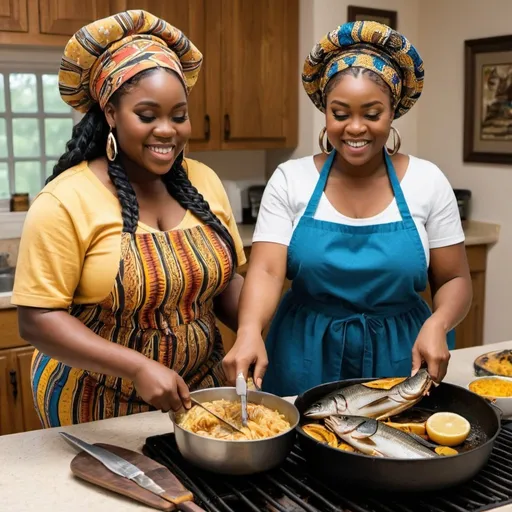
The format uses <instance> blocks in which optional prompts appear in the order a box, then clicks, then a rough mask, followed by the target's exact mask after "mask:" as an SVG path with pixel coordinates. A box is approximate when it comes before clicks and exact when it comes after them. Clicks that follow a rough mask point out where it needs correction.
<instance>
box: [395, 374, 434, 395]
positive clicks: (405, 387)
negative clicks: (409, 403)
mask: <svg viewBox="0 0 512 512" xmlns="http://www.w3.org/2000/svg"><path fill="white" fill-rule="evenodd" d="M431 386H432V378H431V377H430V375H429V373H428V371H427V369H426V368H421V369H420V370H419V371H418V372H417V373H416V375H414V376H413V377H409V378H408V379H406V380H404V381H403V382H401V383H400V384H397V391H398V392H399V394H400V396H401V397H402V398H404V399H406V400H415V399H418V398H421V397H422V396H425V395H426V394H427V393H428V391H429V389H430V387H431Z"/></svg>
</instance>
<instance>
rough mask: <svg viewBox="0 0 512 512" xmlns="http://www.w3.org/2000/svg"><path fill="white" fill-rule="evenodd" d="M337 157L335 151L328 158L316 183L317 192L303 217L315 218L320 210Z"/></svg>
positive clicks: (314, 193)
mask: <svg viewBox="0 0 512 512" xmlns="http://www.w3.org/2000/svg"><path fill="white" fill-rule="evenodd" d="M335 156H336V150H335V149H333V150H332V152H331V154H330V155H329V156H328V157H327V160H326V161H325V162H324V165H323V166H322V170H321V171H320V176H319V177H318V181H317V182H316V186H315V190H314V191H313V194H312V195H311V198H310V199H309V203H308V205H307V207H306V211H305V212H304V215H303V217H313V216H314V215H315V213H316V210H317V208H318V203H319V202H320V199H321V197H322V194H323V193H324V189H325V184H326V183H327V178H328V177H329V172H330V171H331V167H332V163H333V162H334V157H335Z"/></svg>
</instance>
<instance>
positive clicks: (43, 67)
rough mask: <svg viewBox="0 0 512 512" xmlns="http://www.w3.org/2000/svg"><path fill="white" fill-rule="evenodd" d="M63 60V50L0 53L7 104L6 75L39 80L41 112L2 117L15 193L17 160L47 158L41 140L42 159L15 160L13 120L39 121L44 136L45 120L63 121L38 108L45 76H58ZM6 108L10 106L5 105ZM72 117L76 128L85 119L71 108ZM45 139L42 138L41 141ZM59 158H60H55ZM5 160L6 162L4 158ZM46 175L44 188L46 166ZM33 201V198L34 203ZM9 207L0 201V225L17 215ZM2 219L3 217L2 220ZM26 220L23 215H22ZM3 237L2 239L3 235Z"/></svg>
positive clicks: (2, 200)
mask: <svg viewBox="0 0 512 512" xmlns="http://www.w3.org/2000/svg"><path fill="white" fill-rule="evenodd" d="M61 58H62V51H61V50H59V49H48V48H45V49H41V48H30V49H25V48H23V49H16V48H13V49H11V48H9V49H2V52H0V74H3V75H4V89H5V90H6V100H7V101H8V99H9V98H8V97H9V95H10V90H9V82H8V80H7V74H9V73H11V74H12V73H27V74H35V75H36V80H37V86H38V87H37V91H38V98H37V101H38V111H37V112H34V113H26V114H22V113H16V114H15V115H14V116H13V115H12V112H10V111H9V112H7V110H6V112H5V113H3V114H2V116H1V117H2V118H3V119H6V121H7V144H8V145H9V154H10V156H8V157H7V159H5V160H7V161H8V163H9V164H10V165H8V169H9V183H10V187H11V190H12V187H13V186H14V180H15V173H14V167H13V165H12V163H13V162H15V161H20V162H21V161H33V160H41V161H44V163H45V164H46V161H47V157H46V154H45V141H44V140H43V141H42V145H41V156H40V157H19V158H15V157H14V155H13V147H12V144H13V139H12V133H11V127H12V123H11V121H12V118H13V117H15V118H18V119H22V118H24V117H27V118H37V120H38V124H39V130H40V134H42V133H43V132H42V128H43V125H44V120H45V119H63V118H66V117H68V116H65V115H62V114H57V113H55V114H52V113H49V114H44V112H42V111H41V110H39V106H41V105H43V97H42V95H43V89H42V75H43V74H57V73H58V71H59V66H60V61H61ZM6 107H7V105H6ZM70 117H71V119H72V121H73V125H74V124H76V123H77V122H78V121H79V120H80V119H81V117H82V115H81V114H80V113H79V112H77V111H76V110H74V109H72V110H71V113H70ZM41 139H42V138H41ZM55 156H57V157H58V156H60V155H55ZM3 160H4V159H3ZM42 169H43V172H42V174H41V188H42V187H43V186H44V179H45V178H44V176H45V169H46V165H45V166H43V167H42ZM32 199H33V198H30V200H32ZM9 210H10V207H9V199H0V214H1V217H0V223H1V224H3V223H4V222H5V221H7V222H11V221H12V220H13V218H14V217H13V218H12V219H7V218H6V217H5V215H6V214H10V215H13V214H14V215H15V212H10V211H9ZM15 216H16V218H19V217H20V216H19V214H18V215H15ZM2 217H3V218H2ZM23 217H24V216H23ZM0 238H2V236H1V234H0Z"/></svg>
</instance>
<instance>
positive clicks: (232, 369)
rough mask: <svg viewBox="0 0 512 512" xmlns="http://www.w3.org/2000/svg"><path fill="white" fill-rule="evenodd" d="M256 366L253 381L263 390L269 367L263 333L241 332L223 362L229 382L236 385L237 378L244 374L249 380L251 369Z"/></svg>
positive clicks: (255, 331)
mask: <svg viewBox="0 0 512 512" xmlns="http://www.w3.org/2000/svg"><path fill="white" fill-rule="evenodd" d="M253 364H254V372H253V380H254V383H255V384H256V386H258V387H259V388H261V383H262V381H263V376H264V375H265V370H266V369H267V366H268V359H267V350H266V348H265V342H264V341H263V338H262V337H261V333H260V332H258V331H257V330H247V331H239V332H238V334H237V337H236V342H235V344H234V345H233V347H232V348H231V350H230V351H229V352H228V353H227V355H226V357H225V358H224V360H223V361H222V366H223V367H224V373H225V374H226V377H227V379H228V382H229V383H230V384H232V385H234V383H235V380H236V376H237V375H238V374H239V373H240V372H242V373H243V374H244V377H245V379H246V380H247V377H248V373H249V368H250V367H251V366H252V365H253Z"/></svg>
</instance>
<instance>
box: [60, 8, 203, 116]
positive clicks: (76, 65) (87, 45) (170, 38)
mask: <svg viewBox="0 0 512 512" xmlns="http://www.w3.org/2000/svg"><path fill="white" fill-rule="evenodd" d="M202 61H203V56H202V54H201V52H200V51H199V50H198V49H197V48H196V47H195V46H194V45H193V44H192V43H191V42H190V41H189V39H187V37H186V36H185V35H184V34H183V33H182V32H181V31H180V30H178V29H177V28H175V27H173V26H172V25H170V24H169V23H167V22H166V21H164V20H161V19H160V18H157V17H156V16H153V15H152V14H150V13H148V12H146V11H142V10H135V11H126V12H122V13H120V14H115V15H114V16H110V17H108V18H104V19H101V20H98V21H95V22H93V23H91V24H89V25H87V26H85V27H83V28H81V29H80V30H79V31H78V32H77V33H76V34H75V35H74V36H73V37H72V38H71V39H70V40H69V42H68V44H67V45H66V48H65V50H64V55H63V57H62V61H61V65H60V70H59V90H60V95H61V97H62V99H63V100H64V101H65V102H66V103H68V104H69V105H71V107H73V108H74V109H76V110H78V111H79V112H87V111H88V110H89V109H90V108H91V107H92V106H93V105H94V104H95V103H99V104H100V106H101V108H102V109H103V108H104V107H105V105H106V104H107V102H108V100H109V98H110V97H111V96H112V94H114V92H116V91H117V90H118V89H119V88H120V87H121V86H122V85H123V84H124V83H125V82H126V81H127V80H129V79H130V78H132V77H133V76H135V75H136V74H138V73H140V72H141V71H144V70H146V69H151V68H155V67H162V68H167V69H171V70H173V71H174V72H176V74H177V75H178V76H179V77H180V79H181V80H182V82H183V85H184V86H185V89H186V91H187V93H189V92H190V90H191V89H192V87H193V86H194V84H195V83H196V81H197V78H198V75H199V70H200V68H201V64H202Z"/></svg>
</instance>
